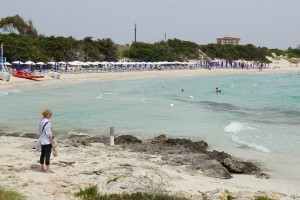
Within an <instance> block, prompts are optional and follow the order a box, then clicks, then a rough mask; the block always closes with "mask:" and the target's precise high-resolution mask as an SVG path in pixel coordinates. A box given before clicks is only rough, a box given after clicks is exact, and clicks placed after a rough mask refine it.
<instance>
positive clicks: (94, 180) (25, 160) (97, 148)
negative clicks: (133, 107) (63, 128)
mask: <svg viewBox="0 0 300 200" xmlns="http://www.w3.org/2000/svg"><path fill="white" fill-rule="evenodd" d="M12 136H13V137H12ZM0 138H1V140H0V141H1V142H0V152H1V153H0V155H1V164H0V171H1V175H0V180H1V185H4V186H6V187H12V188H15V189H17V190H18V191H20V192H21V193H22V194H24V195H25V196H27V197H30V199H40V198H43V199H59V200H61V199H76V198H75V197H74V193H75V192H76V191H78V190H79V188H84V187H88V186H90V185H92V184H96V185H98V187H99V191H100V192H102V193H122V192H129V193H130V192H137V191H143V192H145V191H146V192H151V193H169V194H175V195H178V196H184V197H188V198H189V199H220V198H221V197H222V196H224V195H225V196H226V195H227V196H228V195H230V196H231V197H234V198H236V199H252V198H253V197H255V196H269V197H271V198H273V199H290V198H294V199H297V198H298V199H299V198H300V196H299V193H285V192H281V191H280V190H277V188H280V187H282V183H277V182H272V179H269V178H270V177H269V176H268V175H267V174H264V173H262V172H261V169H260V167H259V166H257V165H256V164H254V163H251V162H246V161H241V160H237V159H235V158H234V157H233V156H231V155H229V154H227V153H225V152H218V151H214V150H212V151H209V150H207V149H208V144H207V143H206V142H205V141H195V142H194V141H191V140H189V139H172V138H167V137H166V136H165V135H160V136H158V137H156V138H153V139H151V140H146V141H142V140H140V139H138V138H136V137H134V136H131V135H121V136H117V137H116V138H115V146H109V137H107V136H99V137H91V136H88V135H80V134H71V135H69V136H66V137H62V138H59V140H57V145H58V148H57V149H58V154H59V155H58V156H57V157H53V156H52V157H51V167H52V169H53V170H54V171H55V173H53V174H45V173H42V172H40V171H39V164H38V158H39V152H38V151H36V150H34V149H32V148H33V144H34V141H35V140H36V138H37V135H35V134H25V135H20V134H13V135H10V136H7V135H6V136H1V137H0ZM239 177H243V181H241V179H240V178H239ZM291 187H293V186H291ZM290 189H292V188H290ZM293 191H295V190H293Z"/></svg>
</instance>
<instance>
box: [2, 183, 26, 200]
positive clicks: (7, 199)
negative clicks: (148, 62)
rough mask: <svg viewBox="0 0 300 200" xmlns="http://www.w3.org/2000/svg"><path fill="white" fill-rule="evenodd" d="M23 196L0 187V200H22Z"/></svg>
mask: <svg viewBox="0 0 300 200" xmlns="http://www.w3.org/2000/svg"><path fill="white" fill-rule="evenodd" d="M23 199H25V197H24V196H22V195H21V194H19V193H18V192H15V191H10V190H7V189H5V188H3V187H2V186H0V200H23Z"/></svg>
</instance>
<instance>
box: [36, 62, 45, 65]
mask: <svg viewBox="0 0 300 200" xmlns="http://www.w3.org/2000/svg"><path fill="white" fill-rule="evenodd" d="M35 64H37V65H44V64H45V63H44V62H37V63H35Z"/></svg>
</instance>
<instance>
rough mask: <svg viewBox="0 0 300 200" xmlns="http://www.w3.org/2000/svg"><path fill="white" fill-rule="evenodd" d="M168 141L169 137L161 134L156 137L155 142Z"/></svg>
mask: <svg viewBox="0 0 300 200" xmlns="http://www.w3.org/2000/svg"><path fill="white" fill-rule="evenodd" d="M166 140H167V136H166V135H165V134H161V135H159V136H157V137H154V139H153V141H155V142H164V141H166Z"/></svg>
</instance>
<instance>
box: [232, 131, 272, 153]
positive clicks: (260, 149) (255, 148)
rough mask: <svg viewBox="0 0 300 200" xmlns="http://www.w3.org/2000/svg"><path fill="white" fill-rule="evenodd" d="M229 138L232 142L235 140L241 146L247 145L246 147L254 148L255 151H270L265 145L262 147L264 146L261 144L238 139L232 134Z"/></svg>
mask: <svg viewBox="0 0 300 200" xmlns="http://www.w3.org/2000/svg"><path fill="white" fill-rule="evenodd" d="M231 139H232V141H233V142H236V143H237V144H240V145H242V147H246V148H247V147H248V148H251V149H254V150H256V151H260V152H263V153H269V152H270V150H269V149H268V148H267V147H264V146H261V145H258V144H254V143H248V142H245V141H243V140H240V139H239V137H238V136H237V135H233V136H232V137H231Z"/></svg>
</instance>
